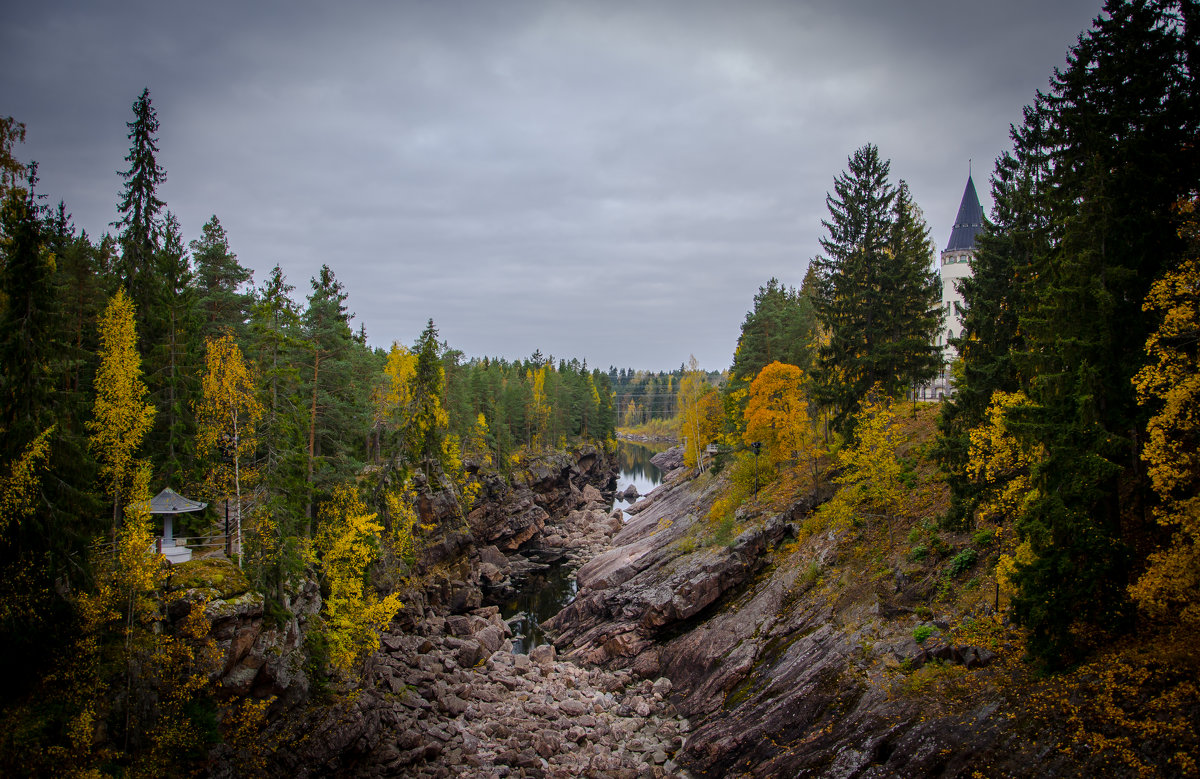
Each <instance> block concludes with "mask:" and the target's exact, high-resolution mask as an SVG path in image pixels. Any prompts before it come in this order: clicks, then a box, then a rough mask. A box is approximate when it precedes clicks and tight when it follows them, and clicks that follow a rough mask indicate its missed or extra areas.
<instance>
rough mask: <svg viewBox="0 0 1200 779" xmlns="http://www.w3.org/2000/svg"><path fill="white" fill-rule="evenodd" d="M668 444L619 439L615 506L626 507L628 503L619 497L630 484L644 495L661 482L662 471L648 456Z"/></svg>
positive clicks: (639, 493) (664, 449) (667, 447)
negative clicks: (619, 471)
mask: <svg viewBox="0 0 1200 779" xmlns="http://www.w3.org/2000/svg"><path fill="white" fill-rule="evenodd" d="M670 447H671V445H670V444H660V443H647V444H643V443H639V442H635V441H621V442H619V444H618V446H617V459H618V461H619V462H620V466H621V473H620V475H618V476H617V500H616V503H615V504H614V505H615V508H620V509H625V508H628V507H629V505H630V503H629V501H627V500H625V499H624V498H622V497H621V495H620V493H622V492H624V491H625V488H626V487H628V486H629V485H630V484H632V485H633V486H635V487H637V491H638V495H645V494H646V493H647V492H649V491H650V490H652V489H654V488H655V487H657V486H658V485H660V484H662V471H660V470H659V469H658V466H657V465H655V464H654V463H652V462H650V458H651V457H653V456H654V455H656V454H658V453H659V452H663V451H666V450H667V449H669V448H670Z"/></svg>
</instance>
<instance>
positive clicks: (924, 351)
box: [879, 180, 942, 393]
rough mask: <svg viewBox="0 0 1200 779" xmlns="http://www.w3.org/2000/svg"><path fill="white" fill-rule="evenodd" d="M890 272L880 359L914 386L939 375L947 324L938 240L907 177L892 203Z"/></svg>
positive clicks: (884, 289)
mask: <svg viewBox="0 0 1200 779" xmlns="http://www.w3.org/2000/svg"><path fill="white" fill-rule="evenodd" d="M892 219H893V221H892V229H891V236H890V238H889V241H888V252H887V254H886V255H885V258H886V259H887V260H888V263H887V271H886V272H885V273H884V274H883V276H882V278H881V280H880V283H881V286H880V296H881V297H882V298H883V299H884V300H886V301H890V302H891V306H890V307H889V308H887V309H885V312H886V319H885V321H887V326H886V337H885V338H884V339H883V341H882V343H880V345H879V353H880V362H881V363H882V365H883V366H885V369H886V370H887V371H888V372H889V373H890V374H893V375H894V376H895V378H896V380H897V384H896V385H894V386H896V387H897V389H898V388H899V386H901V385H903V386H904V387H906V388H908V389H910V390H912V391H913V392H914V393H915V391H916V388H917V387H918V386H920V385H921V384H923V383H925V382H927V381H929V380H930V379H932V378H933V377H934V376H935V375H937V372H938V369H939V368H940V367H941V361H942V355H941V349H940V348H939V347H937V346H936V345H935V339H936V338H937V334H938V331H939V330H940V329H941V327H942V306H941V302H942V284H941V279H940V278H939V277H938V274H937V273H935V272H934V270H933V264H932V263H933V242H932V239H931V238H930V234H929V227H928V226H927V225H926V224H925V219H924V216H923V215H922V213H921V209H920V208H919V207H918V206H917V204H916V203H914V202H913V200H912V194H911V193H910V191H909V189H908V185H907V184H906V183H905V182H904V181H903V180H901V181H900V185H899V187H897V189H896V202H895V204H894V206H893V208H892Z"/></svg>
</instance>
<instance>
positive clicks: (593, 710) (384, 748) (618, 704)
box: [282, 608, 690, 779]
mask: <svg viewBox="0 0 1200 779" xmlns="http://www.w3.org/2000/svg"><path fill="white" fill-rule="evenodd" d="M507 636H508V633H507V626H506V625H505V623H504V622H503V621H502V620H501V619H500V617H499V614H498V611H497V610H496V609H495V608H483V609H479V610H477V611H476V612H475V613H472V614H470V615H456V616H451V617H448V618H445V619H443V618H434V619H432V620H429V621H427V622H426V623H425V624H424V625H423V627H422V629H421V631H420V633H419V634H411V633H400V634H390V635H387V636H385V637H384V639H383V647H382V649H381V650H380V651H379V652H378V653H377V654H375V655H374V656H373V657H372V658H371V660H370V661H369V662H368V664H367V668H366V679H365V683H364V685H363V687H362V689H361V690H360V691H358V693H357V694H356V695H355V696H354V697H353V699H352V700H349V701H347V702H346V703H345V704H344V705H343V706H339V707H332V708H330V709H328V710H326V711H325V712H324V714H323V716H320V717H316V718H314V719H313V720H311V721H310V722H309V723H308V724H307V728H306V730H307V736H306V737H304V738H301V739H300V740H299V741H300V743H302V744H303V745H304V748H302V749H300V750H297V751H295V752H293V753H291V754H289V755H288V757H287V758H286V760H285V761H284V765H283V766H282V768H283V769H284V773H287V774H291V775H294V776H297V777H309V776H327V775H330V774H336V775H340V776H405V777H446V776H470V777H506V776H513V777H516V776H529V777H574V776H611V777H629V779H633V778H634V777H663V776H683V775H685V774H684V773H683V772H682V771H681V769H679V767H678V766H677V764H676V763H675V762H674V760H673V756H674V755H675V754H676V753H677V752H678V751H679V749H680V748H681V747H682V745H683V743H684V740H685V739H686V737H687V733H688V731H689V730H690V725H689V724H688V722H687V720H686V719H682V718H680V717H679V716H678V715H677V712H676V710H675V708H674V706H673V705H672V704H671V703H670V702H669V700H668V699H669V694H670V691H671V682H670V681H669V680H667V679H665V678H660V679H656V680H650V679H639V678H637V677H635V676H634V675H633V674H631V673H630V672H628V671H615V672H613V671H605V670H601V669H598V668H585V667H581V666H579V665H577V664H576V663H574V662H572V661H569V660H564V659H562V658H558V657H556V655H555V650H554V647H553V646H550V645H543V646H539V647H536V648H535V649H534V650H533V651H532V652H530V654H528V655H522V654H513V653H512V651H511V650H510V649H509V648H508V647H507V645H506V638H507Z"/></svg>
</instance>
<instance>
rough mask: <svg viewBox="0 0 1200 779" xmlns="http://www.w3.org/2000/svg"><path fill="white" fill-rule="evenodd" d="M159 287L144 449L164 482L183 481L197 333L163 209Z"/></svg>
mask: <svg viewBox="0 0 1200 779" xmlns="http://www.w3.org/2000/svg"><path fill="white" fill-rule="evenodd" d="M157 264H158V267H159V269H160V272H161V278H160V280H159V288H160V291H161V293H162V297H161V300H160V302H159V306H158V309H157V311H156V315H157V316H159V317H160V320H159V321H158V322H157V327H156V328H155V329H156V331H157V333H158V337H157V338H156V339H155V341H154V342H153V343H152V344H150V348H149V350H148V352H147V359H146V364H147V374H146V383H147V385H148V386H149V387H150V395H151V398H152V399H153V401H154V405H155V406H156V407H157V409H158V414H157V416H156V417H155V422H154V429H153V430H152V431H151V432H150V435H149V437H148V442H147V451H148V452H149V453H150V455H151V461H152V462H153V463H154V464H155V466H156V473H157V474H158V475H159V476H160V477H161V478H162V479H163V480H164V481H165V482H166V483H167V484H184V483H187V482H188V481H189V480H190V479H191V478H192V477H193V476H196V475H197V474H196V473H194V470H193V467H194V462H193V448H194V447H193V439H194V438H195V433H196V423H195V419H194V414H193V412H192V407H193V405H194V403H195V402H196V401H197V400H198V398H199V394H200V382H199V375H200V368H201V363H200V357H201V355H202V354H203V349H204V342H203V341H202V340H201V339H200V338H199V333H198V327H197V326H198V324H199V323H198V321H197V317H196V296H195V290H194V289H193V288H192V279H193V276H192V269H191V263H190V262H189V261H188V256H187V251H186V249H185V248H184V245H183V236H182V234H181V232H180V229H179V221H178V220H177V219H176V218H175V215H174V214H172V213H170V212H167V214H166V217H165V219H164V220H163V241H162V248H161V249H160V250H159V253H158V263H157Z"/></svg>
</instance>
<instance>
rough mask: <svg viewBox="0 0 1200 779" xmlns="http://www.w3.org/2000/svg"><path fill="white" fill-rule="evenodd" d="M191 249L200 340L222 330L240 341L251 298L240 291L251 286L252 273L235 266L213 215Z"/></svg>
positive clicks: (248, 294)
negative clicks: (194, 269) (194, 272)
mask: <svg viewBox="0 0 1200 779" xmlns="http://www.w3.org/2000/svg"><path fill="white" fill-rule="evenodd" d="M191 249H192V262H193V263H195V266H196V280H195V284H196V290H197V295H198V297H197V301H196V304H197V306H198V308H199V310H200V316H201V320H202V323H201V326H200V337H201V339H208V338H211V337H213V336H216V335H219V334H220V333H222V332H223V331H224V330H225V329H230V330H232V332H233V334H234V336H236V337H238V338H241V337H243V336H244V335H245V330H246V320H247V319H248V318H249V316H250V305H251V300H252V297H251V295H250V293H248V292H245V291H243V289H242V288H243V285H248V284H250V282H251V278H252V276H253V273H252V272H251V271H250V270H249V269H247V268H245V267H243V266H242V264H241V263H239V262H238V258H237V255H236V254H234V253H233V250H232V249H230V248H229V236H228V235H227V234H226V233H225V228H224V227H222V226H221V222H220V220H218V219H217V217H216V215H214V216H213V217H212V218H211V219H209V220H208V221H207V222H206V223H205V224H204V228H203V230H202V232H201V234H200V238H199V239H198V240H195V241H192V243H191Z"/></svg>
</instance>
